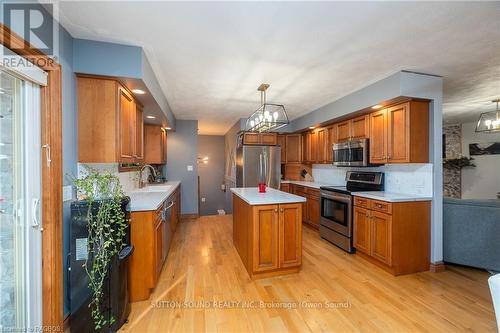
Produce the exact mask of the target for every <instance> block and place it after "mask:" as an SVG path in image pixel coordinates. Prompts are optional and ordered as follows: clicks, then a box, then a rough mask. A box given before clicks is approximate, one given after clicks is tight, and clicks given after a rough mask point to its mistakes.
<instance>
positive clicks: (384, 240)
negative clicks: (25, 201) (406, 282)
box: [371, 211, 392, 266]
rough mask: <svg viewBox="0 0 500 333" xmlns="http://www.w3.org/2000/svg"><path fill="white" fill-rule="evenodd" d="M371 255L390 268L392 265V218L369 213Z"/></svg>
mask: <svg viewBox="0 0 500 333" xmlns="http://www.w3.org/2000/svg"><path fill="white" fill-rule="evenodd" d="M371 221H372V231H371V255H372V257H373V258H375V259H377V260H379V261H381V262H383V263H384V264H386V265H388V266H391V264H392V260H391V258H392V243H391V242H392V217H391V216H390V215H387V214H384V213H379V212H375V211H371Z"/></svg>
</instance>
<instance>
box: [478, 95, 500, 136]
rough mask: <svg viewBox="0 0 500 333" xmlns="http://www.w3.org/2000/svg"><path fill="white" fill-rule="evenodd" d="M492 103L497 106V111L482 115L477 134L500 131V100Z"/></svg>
mask: <svg viewBox="0 0 500 333" xmlns="http://www.w3.org/2000/svg"><path fill="white" fill-rule="evenodd" d="M491 102H492V103H496V104H497V108H496V111H490V112H485V113H481V115H480V116H479V120H478V121H477V125H476V132H477V133H480V132H482V133H493V132H498V131H500V109H499V108H498V103H500V98H497V99H495V100H493V101H491Z"/></svg>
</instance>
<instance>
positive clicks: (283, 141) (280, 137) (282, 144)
mask: <svg viewBox="0 0 500 333" xmlns="http://www.w3.org/2000/svg"><path fill="white" fill-rule="evenodd" d="M277 140H278V141H277V142H278V146H280V147H281V164H285V163H286V135H284V134H280V135H278V139H277Z"/></svg>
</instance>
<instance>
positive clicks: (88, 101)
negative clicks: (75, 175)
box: [77, 76, 144, 163]
mask: <svg viewBox="0 0 500 333" xmlns="http://www.w3.org/2000/svg"><path fill="white" fill-rule="evenodd" d="M77 95H78V161H79V162H81V163H137V162H142V160H143V151H144V150H143V140H144V138H143V133H142V131H141V129H142V123H143V118H142V106H141V105H140V104H139V103H138V102H137V101H135V100H134V98H133V97H132V95H131V93H130V92H129V91H128V90H127V89H126V88H125V87H123V86H122V85H121V84H120V83H119V82H118V81H115V80H112V79H102V78H94V77H85V76H79V77H78V78H77Z"/></svg>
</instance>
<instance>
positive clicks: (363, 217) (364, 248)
mask: <svg viewBox="0 0 500 333" xmlns="http://www.w3.org/2000/svg"><path fill="white" fill-rule="evenodd" d="M353 213H354V217H353V219H354V220H355V221H356V223H354V237H353V238H354V239H353V243H354V244H353V245H354V247H355V248H356V251H359V252H364V253H366V254H368V255H369V254H370V249H371V245H370V234H371V225H370V220H369V212H368V210H367V209H365V208H362V207H354V210H353Z"/></svg>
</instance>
